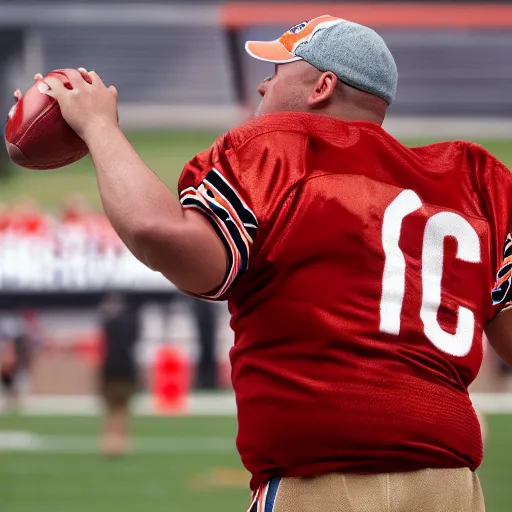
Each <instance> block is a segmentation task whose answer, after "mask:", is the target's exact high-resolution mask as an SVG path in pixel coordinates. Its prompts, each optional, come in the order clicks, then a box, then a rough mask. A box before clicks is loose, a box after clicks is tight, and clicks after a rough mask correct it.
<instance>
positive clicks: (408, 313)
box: [40, 16, 512, 512]
mask: <svg viewBox="0 0 512 512" xmlns="http://www.w3.org/2000/svg"><path fill="white" fill-rule="evenodd" d="M247 49H248V51H249V53H251V54H252V55H253V56H255V57H257V58H260V59H263V60H266V61H270V62H274V63H275V64H276V72H275V74H274V75H273V76H272V77H269V78H268V79H266V80H264V81H263V82H262V83H261V84H260V86H259V91H260V93H261V95H262V97H263V98H262V102H261V105H260V108H259V110H258V117H257V118H256V119H255V120H253V121H252V122H250V123H248V124H246V125H244V126H241V127H239V128H236V129H234V130H232V131H230V132H229V133H227V134H225V135H223V136H222V137H220V138H219V139H217V141H216V142H215V144H214V145H213V146H212V148H210V149H209V150H207V151H205V152H203V153H200V154H199V155H197V156H196V157H195V158H194V159H192V160H191V161H190V162H189V163H187V164H186V165H185V168H184V171H183V174H182V176H181V180H180V183H179V191H180V198H181V204H180V203H179V202H178V201H177V200H176V199H175V198H174V196H173V195H172V194H171V192H170V191H169V190H168V189H167V188H166V187H165V186H164V185H163V184H162V183H161V182H160V180H159V179H158V177H157V176H156V175H155V174H153V173H152V172H151V170H150V169H149V168H148V167H147V166H146V165H145V164H144V162H143V161H142V160H141V159H140V158H139V156H138V155H137V153H136V152H135V150H134V149H133V148H132V146H131V145H130V144H129V142H128V141H127V140H126V138H125V137H124V135H123V134H122V133H121V131H120V129H119V128H118V126H117V104H116V99H117V93H116V90H115V89H114V88H113V87H111V88H107V87H105V86H104V85H103V83H102V82H101V80H100V78H99V77H98V76H97V74H96V73H90V76H91V78H92V85H90V84H87V83H86V82H85V81H84V80H82V78H81V76H80V74H79V73H78V72H77V73H75V74H73V75H71V76H70V77H69V78H70V80H71V82H72V84H73V87H74V90H72V91H70V90H67V89H66V88H65V87H63V85H62V84H61V83H60V81H59V80H58V79H54V78H51V79H48V80H47V84H45V83H41V84H40V90H41V91H43V92H45V93H46V94H49V95H50V96H53V97H54V98H56V99H57V100H58V102H59V104H60V107H61V110H62V113H63V115H64V117H65V119H66V120H67V121H68V123H69V124H70V125H71V126H72V127H73V128H74V129H75V130H76V132H77V133H78V134H79V135H80V136H81V137H82V138H83V139H84V140H85V142H86V143H87V145H88V147H89V149H90V152H91V155H92V158H93V161H94V165H95V167H96V172H97V176H98V182H99V188H100V193H101V196H102V200H103V205H104V207H105V211H106V213H107V215H108V217H109V218H110V220H111V222H112V224H113V226H114V227H115V229H116V230H117V232H118V233H119V235H120V236H121V238H122V239H123V240H124V242H125V243H126V244H127V246H128V247H129V248H130V249H131V251H132V252H133V253H134V254H135V255H136V256H137V257H138V258H139V259H140V260H141V261H143V262H144V263H146V264H147V265H148V266H149V267H151V268H153V269H155V270H158V271H160V272H161V273H162V274H164V275H165V276H166V277H167V278H168V279H170V280H171V281H173V282H174V283H175V284H176V285H177V286H179V287H180V288H182V289H184V290H186V291H188V292H189V293H192V294H195V295H199V296H202V297H206V298H211V299H218V300H222V299H227V300H228V301H229V306H230V310H231V313H232V321H231V325H232V327H233V329H234V331H235V335H236V341H235V346H234V347H233V349H232V351H231V362H232V367H233V386H234V389H235V392H236V399H237V405H238V420H239V433H238V440H237V445H238V449H239V451H240V454H241V458H242V461H243V463H244V464H245V466H246V468H248V470H249V471H250V472H251V473H252V481H251V487H252V490H253V493H254V494H253V500H254V501H253V503H252V505H251V510H252V511H268V510H273V511H275V512H287V511H295V510H302V511H304V512H310V511H311V512H312V511H322V512H330V511H334V510H336V511H337V510H340V511H341V510H354V511H360V510H365V511H375V512H377V511H378V512H382V511H390V510H393V511H408V512H409V511H415V512H416V511H419V512H445V511H446V512H448V511H450V512H481V511H483V510H484V502H483V497H482V493H481V489H480V485H479V482H478V479H477V477H476V475H475V474H474V471H475V470H476V469H477V467H478V466H479V465H480V463H481V460H482V439H481V434H480V428H479V424H478V419H477V416H476V414H475V411H474V409H473V407H472V405H471V401H470V398H469V395H468V392H467V387H468V385H469V384H470V383H471V382H472V381H473V379H474V378H475V376H476V374H477V372H478V369H479V366H480V363H481V359H482V332H483V328H484V327H485V326H486V325H488V323H489V322H490V321H491V320H492V319H494V318H495V317H497V315H498V313H499V312H500V311H501V309H502V308H503V307H504V306H505V305H506V304H508V303H509V302H510V300H511V298H512V297H511V293H510V288H511V284H510V283H511V281H512V278H511V276H512V270H511V268H510V267H512V264H511V263H508V260H507V258H510V257H512V254H510V255H509V253H511V252H512V249H511V247H512V237H510V236H509V237H508V238H507V233H508V232H509V230H510V227H511V224H512V219H511V218H510V217H511V215H510V208H509V203H510V197H511V192H512V180H511V178H510V175H509V172H508V170H507V169H506V168H505V167H504V166H503V165H502V164H500V163H499V162H498V161H497V160H496V159H494V158H493V157H492V156H491V155H489V154H488V153H487V152H486V151H485V150H484V149H482V148H480V147H478V146H475V145H473V144H470V143H464V142H454V143H440V144H434V145H432V146H427V147H422V148H414V149H409V148H406V147H404V146H402V145H401V144H400V143H399V142H397V141H396V140H395V139H393V138H392V137H391V136H390V135H389V134H387V133H386V132H385V131H384V130H383V129H382V128H381V124H382V121H383V119H384V116H385V113H386V110H387V108H388V105H389V104H390V103H391V102H392V101H393V99H394V97H395V91H396V83H397V71H396V66H395V63H394V60H393V58H392V56H391V54H390V52H389V50H388V49H387V47H386V45H385V43H384V42H383V40H382V39H381V38H380V37H379V36H378V35H377V34H376V33H375V32H373V31H372V30H370V29H368V28H366V27H362V26H360V25H357V24H354V23H350V22H347V21H344V20H340V19H337V18H332V17H330V16H323V17H320V18H316V19H314V20H311V21H309V22H305V23H301V24H300V25H297V26H296V27H293V28H292V29H291V30H290V31H289V32H287V33H286V34H284V35H283V36H282V37H281V38H280V39H279V40H276V41H272V42H267V43H263V42H251V43H248V44H247ZM80 72H81V73H82V74H85V73H86V71H85V70H83V69H82V70H81V71H80ZM505 241H506V246H505V262H504V263H503V265H502V262H503V259H504V258H503V253H502V248H503V243H504V242H505ZM496 274H498V283H497V284H496V287H495V289H494V291H493V292H492V296H491V289H492V287H493V281H494V276H495V275H496ZM508 311H512V310H508ZM496 322H498V325H499V324H500V323H501V322H500V317H498V319H497V320H495V321H494V322H493V323H491V324H490V326H492V325H493V324H494V326H495V327H496V325H497V324H496ZM491 330H492V329H491ZM503 332H506V333H508V332H510V331H503ZM490 334H491V339H493V336H492V334H493V333H492V332H491V333H490ZM494 339H495V341H493V343H495V345H496V348H497V349H498V351H499V352H500V353H501V354H502V356H503V357H504V358H506V359H507V360H509V361H510V360H512V342H511V341H510V340H509V339H508V337H507V335H505V334H504V335H500V336H496V337H494Z"/></svg>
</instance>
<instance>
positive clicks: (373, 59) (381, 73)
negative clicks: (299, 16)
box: [245, 15, 398, 104]
mask: <svg viewBox="0 0 512 512" xmlns="http://www.w3.org/2000/svg"><path fill="white" fill-rule="evenodd" d="M245 49H246V50H247V52H248V53H249V55H251V56H252V57H254V58H256V59H259V60H263V61H266V62H272V63H275V64H286V63H288V62H294V61H297V60H304V61H306V62H308V63H309V64H311V65H312V66H314V67H315V68H317V69H319V70H320V71H331V72H332V73H335V74H336V76H337V77H338V78H339V79H340V80H341V81H343V82H345V83H347V84H349V85H351V86H352V87H355V88H356V89H360V90H362V91H365V92H368V93H371V94H374V95H375V96H378V97H380V98H382V99H384V100H385V101H386V102H387V103H388V104H391V103H392V102H393V100H394V99H395V96H396V87H397V82H398V71H397V68H396V63H395V60H394V59H393V56H392V55H391V52H390V51H389V48H388V47H387V46H386V43H385V42H384V40H383V39H382V37H380V36H379V35H378V34H377V33H376V32H375V31H374V30H372V29H371V28H368V27H365V26H363V25H359V24H358V23H353V22H351V21H347V20H344V19H341V18H335V17H333V16H329V15H324V16H319V17H318V18H314V19H311V20H309V21H304V22H303V23H299V24H298V25H295V26H294V27H292V28H291V29H290V30H288V32H285V33H284V34H283V35H282V36H281V37H280V38H279V39H276V40H275V41H248V42H247V43H246V44H245Z"/></svg>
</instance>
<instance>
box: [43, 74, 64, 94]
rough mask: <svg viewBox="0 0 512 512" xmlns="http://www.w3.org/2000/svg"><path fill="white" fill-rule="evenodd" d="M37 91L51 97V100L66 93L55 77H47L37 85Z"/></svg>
mask: <svg viewBox="0 0 512 512" xmlns="http://www.w3.org/2000/svg"><path fill="white" fill-rule="evenodd" d="M37 89H38V91H39V92H40V93H42V94H46V95H47V96H51V97H52V98H57V99H58V98H59V97H60V96H61V95H62V94H63V93H65V92H66V91H67V89H66V87H65V86H64V84H63V83H62V82H61V80H60V79H59V78H57V77H55V76H48V77H46V78H45V79H44V81H43V80H41V81H40V82H39V83H38V84H37Z"/></svg>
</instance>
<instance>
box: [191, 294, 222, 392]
mask: <svg viewBox="0 0 512 512" xmlns="http://www.w3.org/2000/svg"><path fill="white" fill-rule="evenodd" d="M191 301H192V303H191V306H192V315H193V317H194V321H195V324H196V328H197V341H198V345H199V358H198V361H197V366H196V370H195V382H194V387H195V389H197V390H212V389H217V388H218V386H219V375H218V374H219V371H218V362H217V355H216V349H217V317H218V312H217V311H216V308H215V304H212V303H211V302H208V301H205V300H201V299H196V298H192V299H191Z"/></svg>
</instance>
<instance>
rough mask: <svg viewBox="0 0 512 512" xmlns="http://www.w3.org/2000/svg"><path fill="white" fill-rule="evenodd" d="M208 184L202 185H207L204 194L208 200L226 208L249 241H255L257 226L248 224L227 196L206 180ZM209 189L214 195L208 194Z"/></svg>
mask: <svg viewBox="0 0 512 512" xmlns="http://www.w3.org/2000/svg"><path fill="white" fill-rule="evenodd" d="M205 183H206V184H204V185H201V187H203V186H204V187H205V191H204V195H205V196H207V197H208V199H207V200H208V202H209V203H213V204H215V205H216V206H217V207H218V208H221V209H224V210H226V214H229V215H230V216H231V218H232V219H233V221H234V222H235V223H236V225H237V226H238V228H239V229H240V231H242V233H243V234H244V235H245V237H246V238H247V240H248V241H249V243H251V244H252V243H253V238H252V237H253V235H254V234H255V229H256V228H257V226H249V227H248V226H247V225H245V224H244V223H243V222H242V219H240V216H239V215H238V212H237V211H236V210H235V209H234V207H233V205H232V204H231V203H230V202H229V201H228V200H227V198H225V197H224V196H223V195H222V193H221V192H220V191H219V190H217V188H216V187H215V186H214V185H212V184H210V183H208V182H206V181H205ZM201 187H199V191H200V192H203V191H202V190H201ZM208 190H209V191H210V193H213V197H212V196H211V195H209V194H208Z"/></svg>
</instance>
